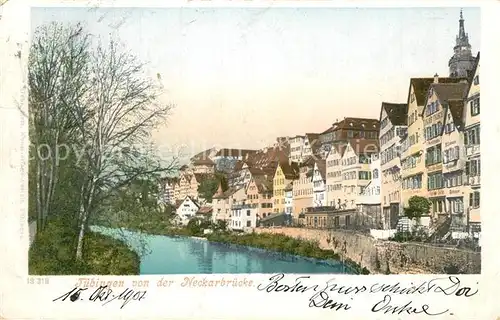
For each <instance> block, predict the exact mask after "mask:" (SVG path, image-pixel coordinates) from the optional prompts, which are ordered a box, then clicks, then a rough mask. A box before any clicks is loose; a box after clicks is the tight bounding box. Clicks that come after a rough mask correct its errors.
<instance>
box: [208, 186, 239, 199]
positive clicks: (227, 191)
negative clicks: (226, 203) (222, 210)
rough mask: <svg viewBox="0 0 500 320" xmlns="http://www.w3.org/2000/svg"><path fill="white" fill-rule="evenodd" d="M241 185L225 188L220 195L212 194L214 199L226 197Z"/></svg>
mask: <svg viewBox="0 0 500 320" xmlns="http://www.w3.org/2000/svg"><path fill="white" fill-rule="evenodd" d="M240 189H241V187H239V188H236V187H230V188H229V189H227V190H226V192H224V193H223V194H222V195H215V196H213V198H214V199H227V198H229V197H230V196H232V195H233V194H234V193H235V192H236V191H238V190H240Z"/></svg>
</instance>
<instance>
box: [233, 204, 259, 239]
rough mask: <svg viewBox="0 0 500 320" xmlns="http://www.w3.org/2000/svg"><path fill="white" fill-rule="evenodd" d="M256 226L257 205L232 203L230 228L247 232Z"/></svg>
mask: <svg viewBox="0 0 500 320" xmlns="http://www.w3.org/2000/svg"><path fill="white" fill-rule="evenodd" d="M256 227H257V206H256V205H250V204H241V205H233V207H232V208H231V224H230V226H229V228H230V229H232V230H235V231H245V232H249V231H251V230H253V229H254V228H256Z"/></svg>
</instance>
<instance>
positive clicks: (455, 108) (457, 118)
mask: <svg viewBox="0 0 500 320" xmlns="http://www.w3.org/2000/svg"><path fill="white" fill-rule="evenodd" d="M447 103H448V112H450V113H451V116H452V118H453V123H454V124H455V127H456V128H457V129H462V128H463V126H464V119H463V113H464V100H463V99H455V100H448V101H447Z"/></svg>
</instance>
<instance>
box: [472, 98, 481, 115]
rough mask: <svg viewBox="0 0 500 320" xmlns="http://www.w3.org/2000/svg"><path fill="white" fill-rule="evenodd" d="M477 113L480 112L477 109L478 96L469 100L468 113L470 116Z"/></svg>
mask: <svg viewBox="0 0 500 320" xmlns="http://www.w3.org/2000/svg"><path fill="white" fill-rule="evenodd" d="M479 113H480V111H479V97H477V98H475V99H474V100H472V101H471V102H470V114H471V115H472V116H477V115H478V114H479Z"/></svg>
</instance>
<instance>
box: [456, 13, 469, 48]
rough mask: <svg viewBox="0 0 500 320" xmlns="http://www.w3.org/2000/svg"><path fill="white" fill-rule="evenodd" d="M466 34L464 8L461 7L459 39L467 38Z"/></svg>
mask: <svg viewBox="0 0 500 320" xmlns="http://www.w3.org/2000/svg"><path fill="white" fill-rule="evenodd" d="M466 36H467V35H466V34H465V27H464V15H463V11H462V9H460V20H459V29H458V39H459V40H462V41H463V40H465V38H466Z"/></svg>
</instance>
